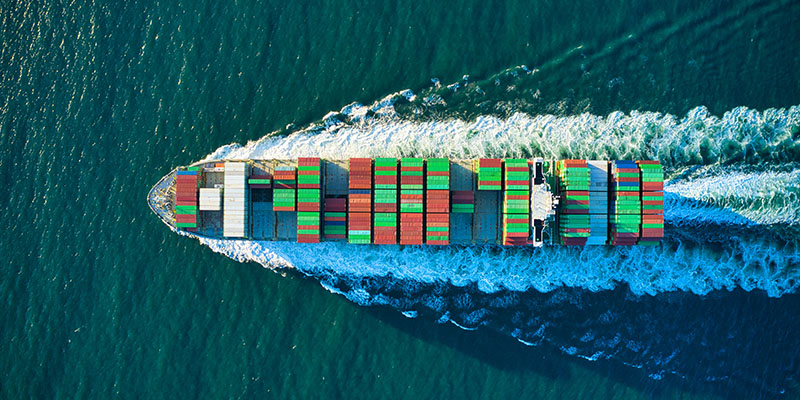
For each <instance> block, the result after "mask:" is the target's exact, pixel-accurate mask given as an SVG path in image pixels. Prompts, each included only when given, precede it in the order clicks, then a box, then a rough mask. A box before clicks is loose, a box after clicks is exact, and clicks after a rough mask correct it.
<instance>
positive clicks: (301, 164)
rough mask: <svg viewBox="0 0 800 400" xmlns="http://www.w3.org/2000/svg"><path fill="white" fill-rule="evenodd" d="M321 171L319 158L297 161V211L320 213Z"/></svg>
mask: <svg viewBox="0 0 800 400" xmlns="http://www.w3.org/2000/svg"><path fill="white" fill-rule="evenodd" d="M320 171H321V163H320V159H319V158H317V157H304V158H298V159H297V211H314V212H317V213H318V212H319V211H320V199H321V194H320V188H321V187H322V186H321V180H320Z"/></svg>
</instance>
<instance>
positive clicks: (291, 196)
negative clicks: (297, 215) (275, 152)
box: [272, 165, 297, 211]
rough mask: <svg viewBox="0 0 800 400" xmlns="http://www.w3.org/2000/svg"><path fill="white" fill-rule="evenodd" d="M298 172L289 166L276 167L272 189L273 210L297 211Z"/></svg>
mask: <svg viewBox="0 0 800 400" xmlns="http://www.w3.org/2000/svg"><path fill="white" fill-rule="evenodd" d="M296 190H297V171H296V169H295V167H293V166H289V165H279V166H277V167H275V173H274V176H273V189H272V209H273V210H275V211H295V210H296V208H297V207H296V200H295V198H296V195H295V194H296V193H297V192H296Z"/></svg>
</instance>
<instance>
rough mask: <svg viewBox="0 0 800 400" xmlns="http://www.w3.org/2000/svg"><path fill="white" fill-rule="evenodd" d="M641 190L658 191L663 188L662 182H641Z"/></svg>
mask: <svg viewBox="0 0 800 400" xmlns="http://www.w3.org/2000/svg"><path fill="white" fill-rule="evenodd" d="M642 190H644V191H646V192H658V191H661V190H664V182H642Z"/></svg>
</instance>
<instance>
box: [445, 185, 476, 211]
mask: <svg viewBox="0 0 800 400" xmlns="http://www.w3.org/2000/svg"><path fill="white" fill-rule="evenodd" d="M452 194H453V200H452V202H451V203H452V207H453V208H452V212H453V213H465V214H473V213H475V192H473V191H472V190H454V191H453V192H452Z"/></svg>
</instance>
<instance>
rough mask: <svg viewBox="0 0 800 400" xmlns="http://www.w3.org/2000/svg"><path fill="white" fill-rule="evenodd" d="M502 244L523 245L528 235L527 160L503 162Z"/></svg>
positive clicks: (528, 175) (506, 160)
mask: <svg viewBox="0 0 800 400" xmlns="http://www.w3.org/2000/svg"><path fill="white" fill-rule="evenodd" d="M503 173H504V175H505V179H504V182H505V184H504V186H503V238H502V240H503V245H504V246H524V245H526V244H527V243H528V236H530V202H531V191H530V176H531V170H530V166H528V161H527V160H522V159H514V158H507V159H505V160H504V162H503Z"/></svg>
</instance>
